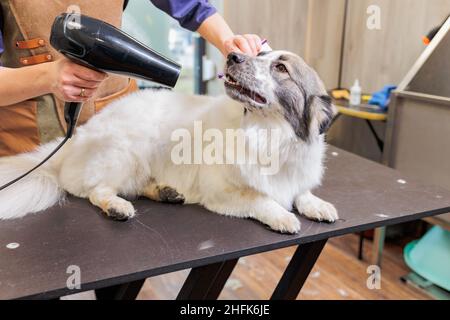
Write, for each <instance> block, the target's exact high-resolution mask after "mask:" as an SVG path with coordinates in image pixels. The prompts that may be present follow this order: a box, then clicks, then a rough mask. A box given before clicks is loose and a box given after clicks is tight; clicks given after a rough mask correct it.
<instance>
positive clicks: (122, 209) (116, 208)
mask: <svg viewBox="0 0 450 320" xmlns="http://www.w3.org/2000/svg"><path fill="white" fill-rule="evenodd" d="M106 214H107V215H108V217H109V218H111V219H113V220H116V221H127V220H128V219H130V218H133V217H134V216H135V214H136V210H135V209H134V207H133V205H132V204H131V202H128V201H126V200H124V199H120V198H119V199H115V200H114V201H110V202H109V204H108V208H107V210H106Z"/></svg>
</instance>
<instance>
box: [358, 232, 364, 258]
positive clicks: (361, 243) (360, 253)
mask: <svg viewBox="0 0 450 320" xmlns="http://www.w3.org/2000/svg"><path fill="white" fill-rule="evenodd" d="M363 254H364V231H362V232H360V233H359V248H358V259H359V260H362V259H363V258H364V256H363Z"/></svg>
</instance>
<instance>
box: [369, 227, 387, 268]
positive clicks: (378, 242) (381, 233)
mask: <svg viewBox="0 0 450 320" xmlns="http://www.w3.org/2000/svg"><path fill="white" fill-rule="evenodd" d="M385 236H386V227H381V228H377V229H375V233H374V235H373V247H372V264H374V265H377V266H379V267H381V257H382V254H383V247H384V238H385Z"/></svg>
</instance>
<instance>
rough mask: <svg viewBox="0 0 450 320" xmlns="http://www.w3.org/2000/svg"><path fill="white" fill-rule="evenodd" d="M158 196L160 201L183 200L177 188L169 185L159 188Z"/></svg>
mask: <svg viewBox="0 0 450 320" xmlns="http://www.w3.org/2000/svg"><path fill="white" fill-rule="evenodd" d="M159 198H160V201H162V202H167V203H174V204H183V203H184V201H185V198H184V196H183V195H182V194H181V193H178V191H177V190H175V189H174V188H171V187H162V188H159Z"/></svg>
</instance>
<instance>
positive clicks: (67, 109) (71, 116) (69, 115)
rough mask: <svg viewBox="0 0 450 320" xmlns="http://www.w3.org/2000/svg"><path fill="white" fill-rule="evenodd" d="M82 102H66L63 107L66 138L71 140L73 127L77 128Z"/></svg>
mask: <svg viewBox="0 0 450 320" xmlns="http://www.w3.org/2000/svg"><path fill="white" fill-rule="evenodd" d="M82 107H83V103H82V102H66V104H65V105H64V119H65V120H66V123H67V135H66V136H67V137H68V138H71V137H72V135H73V133H74V131H75V127H76V126H77V122H78V116H79V115H80V112H81V108H82Z"/></svg>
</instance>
